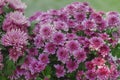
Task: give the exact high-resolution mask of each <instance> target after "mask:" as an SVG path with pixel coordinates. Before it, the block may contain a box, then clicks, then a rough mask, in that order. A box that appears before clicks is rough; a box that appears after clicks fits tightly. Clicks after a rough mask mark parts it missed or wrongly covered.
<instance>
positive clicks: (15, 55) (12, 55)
mask: <svg viewBox="0 0 120 80" xmlns="http://www.w3.org/2000/svg"><path fill="white" fill-rule="evenodd" d="M21 55H22V53H21V52H20V51H17V50H16V49H15V48H11V49H10V50H9V58H10V60H13V61H14V62H16V61H17V60H18V58H19V57H20V56H21Z"/></svg>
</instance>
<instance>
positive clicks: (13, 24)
mask: <svg viewBox="0 0 120 80" xmlns="http://www.w3.org/2000/svg"><path fill="white" fill-rule="evenodd" d="M10 1H11V0H10ZM29 25H30V23H29V21H28V20H27V18H26V17H25V16H23V13H21V12H18V11H15V12H11V13H9V14H7V15H6V19H5V20H4V22H3V26H2V29H3V30H5V31H9V30H11V29H21V30H24V31H26V29H27V27H28V26H29Z"/></svg>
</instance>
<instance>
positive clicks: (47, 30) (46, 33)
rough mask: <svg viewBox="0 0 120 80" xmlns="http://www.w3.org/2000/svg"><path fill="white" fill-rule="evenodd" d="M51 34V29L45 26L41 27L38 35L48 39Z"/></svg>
mask: <svg viewBox="0 0 120 80" xmlns="http://www.w3.org/2000/svg"><path fill="white" fill-rule="evenodd" d="M52 32H53V30H52V27H51V26H48V25H47V26H42V27H41V28H40V32H39V33H40V34H41V36H42V37H43V38H49V37H50V36H51V35H52Z"/></svg>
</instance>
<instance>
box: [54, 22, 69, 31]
mask: <svg viewBox="0 0 120 80" xmlns="http://www.w3.org/2000/svg"><path fill="white" fill-rule="evenodd" d="M54 25H55V29H56V30H64V31H68V25H67V24H66V23H65V22H62V21H56V22H55V23H54Z"/></svg>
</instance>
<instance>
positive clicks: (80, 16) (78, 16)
mask: <svg viewBox="0 0 120 80" xmlns="http://www.w3.org/2000/svg"><path fill="white" fill-rule="evenodd" d="M75 19H76V20H77V21H78V22H82V21H84V20H85V19H86V15H85V13H76V14H75Z"/></svg>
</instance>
